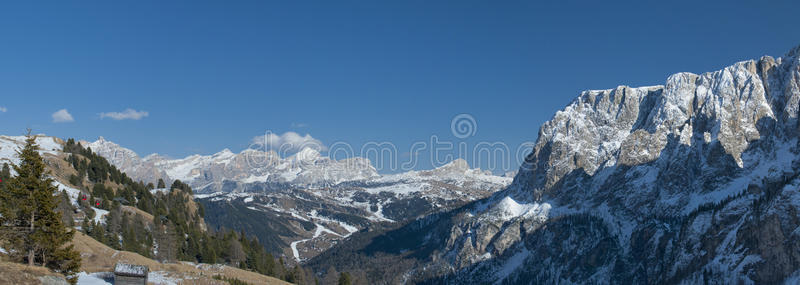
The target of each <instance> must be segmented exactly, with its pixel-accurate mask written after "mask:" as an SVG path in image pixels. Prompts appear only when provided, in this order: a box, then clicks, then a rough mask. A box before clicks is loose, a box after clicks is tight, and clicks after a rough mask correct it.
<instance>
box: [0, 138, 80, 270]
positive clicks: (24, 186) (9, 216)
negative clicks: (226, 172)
mask: <svg viewBox="0 0 800 285" xmlns="http://www.w3.org/2000/svg"><path fill="white" fill-rule="evenodd" d="M38 149H39V146H38V145H36V137H35V136H31V135H30V133H29V134H28V138H27V139H26V141H25V146H24V147H23V148H22V150H21V151H18V152H17V155H18V157H19V158H20V164H19V165H14V166H13V168H14V171H15V172H17V176H15V177H12V178H10V179H9V181H8V185H7V189H6V191H3V194H2V195H3V197H2V199H1V200H0V203H2V205H0V214H2V220H0V225H2V226H3V228H4V231H3V232H4V233H7V235H6V239H7V240H8V241H9V245H10V247H11V249H13V251H14V252H18V253H25V256H22V257H21V259H22V260H24V261H27V263H28V265H31V266H33V265H36V264H37V263H39V264H41V265H43V266H47V267H48V268H50V269H53V270H56V271H58V272H60V273H64V274H65V275H74V274H75V273H76V270H78V269H79V268H80V255H79V254H78V253H77V252H75V251H74V249H73V247H72V246H71V245H70V246H66V244H67V243H68V242H69V241H71V240H72V236H73V235H74V234H75V232H74V231H71V230H68V229H67V227H65V226H64V224H63V223H62V220H61V214H60V213H58V212H56V210H55V209H56V207H57V206H58V199H60V196H59V195H56V194H57V193H58V192H57V191H58V188H57V187H55V186H53V180H52V179H50V178H47V172H46V171H45V164H44V160H43V159H42V157H41V156H40V155H39V152H38ZM71 280H72V281H77V280H76V279H71Z"/></svg>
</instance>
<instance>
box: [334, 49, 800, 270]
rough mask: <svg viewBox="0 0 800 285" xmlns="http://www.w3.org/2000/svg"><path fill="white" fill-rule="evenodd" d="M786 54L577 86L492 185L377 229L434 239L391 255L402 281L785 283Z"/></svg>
mask: <svg viewBox="0 0 800 285" xmlns="http://www.w3.org/2000/svg"><path fill="white" fill-rule="evenodd" d="M798 53H800V47H798V48H796V49H794V50H792V51H791V52H789V53H788V54H787V55H786V56H785V57H782V58H772V57H768V56H765V57H762V58H761V59H758V60H749V61H743V62H739V63H736V64H733V65H731V66H728V67H726V68H724V69H722V70H719V71H715V72H709V73H704V74H692V73H678V74H675V75H672V76H670V77H669V78H668V79H667V81H666V83H665V84H664V85H660V86H651V87H639V88H631V87H627V86H620V87H617V88H615V89H608V90H595V91H585V92H582V93H581V94H580V96H578V98H577V99H575V100H574V101H573V102H572V103H571V104H569V105H568V106H567V107H566V108H565V109H564V110H562V111H559V112H557V113H556V114H555V116H554V117H553V119H552V120H550V121H548V122H546V123H545V124H543V125H542V127H541V128H540V130H539V134H538V135H539V137H538V139H537V141H536V144H535V146H534V147H533V150H532V152H531V153H530V155H528V156H527V158H526V161H525V162H524V163H523V165H522V166H521V168H520V170H519V172H518V174H517V175H516V177H515V178H514V182H513V183H512V185H511V186H509V187H508V188H507V189H506V190H504V191H500V192H497V193H495V194H493V195H492V196H491V197H489V198H487V199H485V200H482V201H478V202H475V203H473V204H471V205H469V206H467V207H464V208H461V209H459V210H456V211H454V212H452V213H450V214H448V215H439V216H432V217H429V218H427V219H422V220H420V221H418V222H416V223H412V224H411V225H409V226H407V227H403V228H401V229H398V230H396V231H393V232H389V233H386V234H385V237H383V238H381V239H387V240H392V239H393V238H396V237H399V236H414V235H423V236H435V237H441V240H437V239H434V238H431V239H426V240H424V242H422V243H421V244H420V245H419V246H418V247H417V248H416V250H413V251H412V252H407V251H405V252H404V254H405V256H414V257H415V259H414V260H416V261H418V262H420V265H418V266H414V267H412V268H408V269H407V271H406V272H407V273H406V274H405V275H403V276H405V277H406V278H407V279H404V280H403V281H408V280H412V281H415V282H431V283H451V284H460V283H465V282H468V283H509V284H517V283H537V282H538V283H543V284H553V283H600V284H606V283H612V284H614V283H619V284H662V283H668V284H672V283H704V282H709V283H716V284H739V283H742V284H752V283H756V284H760V283H765V284H774V283H777V282H782V281H784V280H797V279H800V258H798V254H796V252H800V251H798V248H799V247H798V243H800V234H798V232H800V228H799V227H798V218H797V213H798V212H797V208H798V207H800V194H798V193H800V170H798V169H800V149H799V148H798V110H800V58H798ZM379 240H380V239H379ZM406 250H407V249H406ZM384 252H385V253H387V254H388V253H391V252H393V250H392V249H391V247H387V248H386V249H384ZM372 254H374V253H372ZM420 256H424V258H421V257H420ZM337 269H338V270H339V271H342V270H346V268H337ZM376 270H377V269H376ZM793 278H794V279H793Z"/></svg>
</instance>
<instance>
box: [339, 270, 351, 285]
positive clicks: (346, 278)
mask: <svg viewBox="0 0 800 285" xmlns="http://www.w3.org/2000/svg"><path fill="white" fill-rule="evenodd" d="M352 283H353V281H352V278H350V273H347V272H342V274H341V275H339V285H350V284H352Z"/></svg>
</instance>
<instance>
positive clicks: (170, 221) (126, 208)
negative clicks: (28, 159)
mask: <svg viewBox="0 0 800 285" xmlns="http://www.w3.org/2000/svg"><path fill="white" fill-rule="evenodd" d="M22 141H24V137H0V143H2V144H0V154H2V155H4V156H3V157H0V161H2V162H3V163H4V164H8V163H12V164H13V163H18V160H17V159H16V157H15V155H16V154H15V149H17V148H19V147H20V145H21V143H22ZM36 141H37V143H38V144H39V145H40V146H41V147H40V151H39V152H40V155H42V157H43V159H44V162H45V165H46V170H47V172H48V173H49V177H50V178H51V179H53V183H54V186H56V187H57V188H58V191H59V192H60V195H58V196H59V200H60V202H58V207H57V209H56V210H57V211H58V212H60V213H61V216H62V223H63V224H65V225H67V226H70V227H74V228H75V229H76V230H77V231H79V232H78V233H77V235H76V237H75V239H74V240H73V242H74V243H75V245H76V247H77V249H78V250H79V251H80V253H82V255H83V258H84V260H85V262H84V264H83V267H82V269H81V270H83V271H89V272H94V271H108V270H109V268H110V266H113V262H114V261H116V260H117V259H118V258H116V257H121V258H128V259H132V261H136V262H138V263H142V264H145V265H152V266H157V267H155V268H161V269H163V270H162V271H163V272H162V273H163V274H162V275H165V276H162V277H164V278H167V277H168V275H170V274H173V273H175V272H174V271H176V270H178V271H180V272H181V274H184V275H185V274H190V273H191V272H194V273H191V274H200V275H202V274H204V273H203V272H208V270H211V271H213V272H215V273H219V274H220V275H221V276H227V277H231V278H234V277H233V276H228V275H235V276H241V277H242V278H245V279H247V280H255V281H258V280H262V279H263V280H271V279H269V278H266V276H263V275H260V274H257V273H254V272H248V271H245V270H242V269H248V270H251V271H258V272H260V273H262V274H270V275H274V276H280V277H282V278H287V279H289V280H294V281H300V280H302V279H300V278H301V277H300V276H303V275H304V273H303V272H302V271H301V270H300V269H295V270H294V271H290V270H288V269H285V268H283V267H282V265H281V264H280V263H279V261H278V260H276V259H274V258H273V257H272V256H271V255H270V254H269V253H268V252H266V251H265V249H264V248H263V246H261V244H260V243H259V242H258V241H257V240H256V239H255V238H250V237H248V236H247V234H246V233H244V232H243V231H242V232H238V231H237V232H235V231H232V230H229V229H228V230H226V229H224V228H215V229H214V230H213V231H212V230H209V229H208V227H207V226H206V224H205V221H204V219H203V215H204V213H203V212H204V210H203V207H202V206H201V205H198V204H196V203H195V202H194V201H193V197H192V194H191V193H192V190H191V188H189V186H188V185H185V184H183V183H181V182H180V181H175V182H174V183H172V186H171V187H170V188H165V189H153V187H154V186H153V185H145V184H143V183H141V182H134V181H133V180H132V179H130V178H128V177H127V175H125V173H122V172H120V171H119V170H117V169H116V168H115V167H114V166H112V165H110V164H109V163H108V162H107V161H106V160H105V159H104V158H102V157H100V156H97V155H96V154H94V153H93V152H91V150H87V149H83V148H81V147H80V146H77V145H76V144H74V142H73V141H72V140H68V141H66V142H65V141H62V140H59V139H56V138H50V137H39V138H37V140H36ZM59 148H61V150H59ZM6 155H9V156H6ZM4 169H6V168H4ZM2 175H3V177H2V178H3V179H4V180H6V179H8V178H9V177H10V176H13V175H16V173H14V172H13V171H6V170H4V171H3V173H2ZM90 236H91V237H90ZM101 245H102V246H101ZM98 251H100V252H98ZM109 251H113V252H109ZM134 252H135V254H134ZM131 254H133V255H131ZM109 256H111V257H113V258H110V259H109ZM154 259H157V260H158V262H157V261H155V260H154ZM178 261H181V262H183V261H185V262H190V263H192V264H200V262H204V263H211V264H213V265H209V264H206V265H200V266H198V267H197V268H196V269H194V271H192V269H190V268H188V267H186V266H183V265H180V264H175V263H176V262H178ZM159 262H161V263H164V264H169V265H164V266H160V265H159V264H160V263H159ZM225 265H232V266H234V267H226V266H225ZM190 267H191V266H190ZM211 267H215V268H217V269H213V268H211ZM235 267H238V268H241V269H236V268H235ZM153 270H156V269H153ZM226 272H228V273H226ZM191 274H190V275H191ZM173 275H174V274H173ZM259 276H260V277H259ZM208 277H209V278H210V277H211V275H209V276H208ZM242 278H237V279H240V280H244V279H242ZM173 279H174V278H173Z"/></svg>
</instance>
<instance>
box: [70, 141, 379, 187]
mask: <svg viewBox="0 0 800 285" xmlns="http://www.w3.org/2000/svg"><path fill="white" fill-rule="evenodd" d="M81 144H83V145H84V146H86V147H90V148H91V149H92V150H93V151H94V152H96V153H98V154H100V155H101V156H103V157H106V158H107V159H109V160H110V161H111V163H112V164H114V165H115V166H117V167H118V168H120V169H121V170H123V171H125V172H126V173H128V175H131V176H132V177H133V178H134V179H137V180H142V181H147V182H155V181H156V180H158V179H159V178H163V179H164V180H166V181H171V180H181V181H183V182H185V183H187V184H189V185H190V186H192V188H193V189H195V191H196V192H197V193H213V192H219V191H222V192H242V191H245V190H246V188H247V185H248V184H251V183H262V184H291V185H294V186H302V187H312V186H313V187H324V186H329V185H335V184H339V183H342V182H346V181H357V180H366V179H370V178H374V177H378V176H379V175H378V173H377V171H376V170H375V168H374V167H373V166H372V164H371V162H370V161H369V160H368V159H364V158H350V159H344V160H333V159H331V158H329V157H325V156H322V155H320V153H319V152H317V151H316V150H314V149H311V148H304V149H302V150H301V151H300V152H298V153H296V154H294V155H292V156H290V157H287V158H281V157H280V156H279V155H278V154H277V153H276V152H275V151H271V150H270V151H259V150H253V149H246V150H244V151H242V152H240V153H233V152H231V151H230V150H228V149H224V150H222V151H220V152H218V153H215V154H212V155H192V156H189V157H186V158H182V159H168V158H165V157H163V156H160V155H158V154H152V155H149V156H147V157H145V158H141V157H139V155H138V154H136V153H135V152H133V151H132V150H130V149H127V148H124V147H121V146H119V145H117V144H115V143H113V142H110V141H107V140H105V139H103V138H102V137H101V138H100V139H98V140H97V141H94V142H91V143H89V142H86V141H81Z"/></svg>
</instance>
